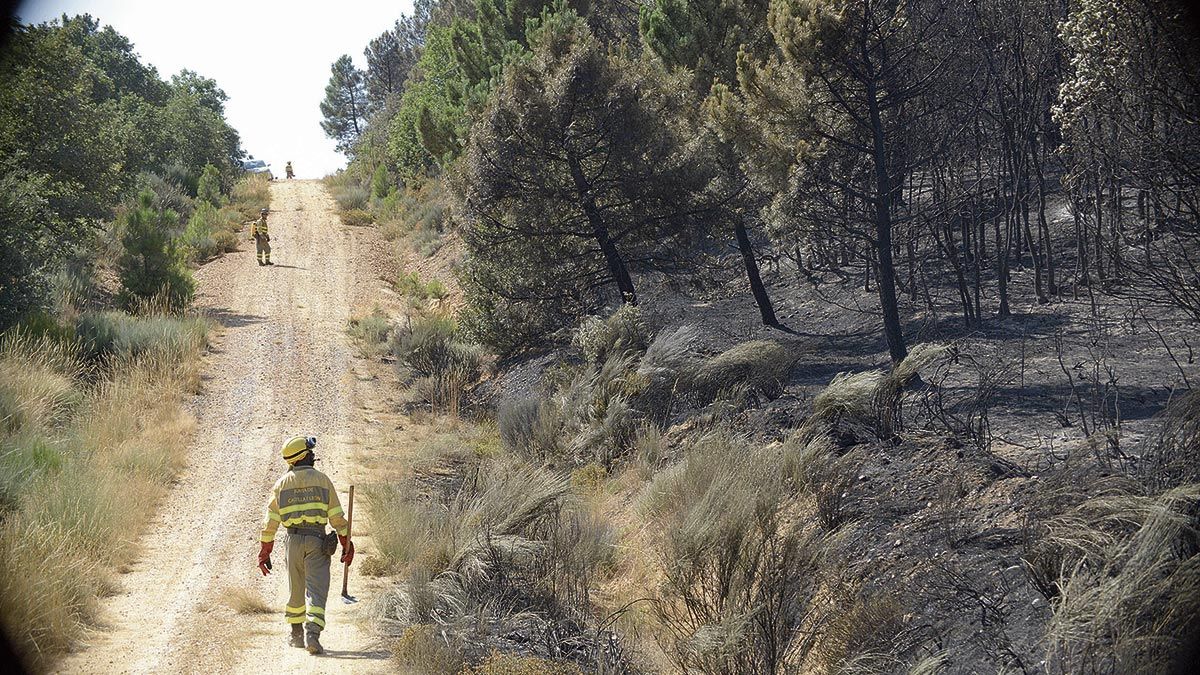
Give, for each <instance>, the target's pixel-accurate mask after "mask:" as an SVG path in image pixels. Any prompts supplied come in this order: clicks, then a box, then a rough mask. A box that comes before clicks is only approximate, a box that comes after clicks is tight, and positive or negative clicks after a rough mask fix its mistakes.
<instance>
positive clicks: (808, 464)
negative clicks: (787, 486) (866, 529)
mask: <svg viewBox="0 0 1200 675" xmlns="http://www.w3.org/2000/svg"><path fill="white" fill-rule="evenodd" d="M834 450H835V448H834V443H833V441H832V440H831V439H830V438H829V436H828V435H827V434H824V433H816V434H814V433H812V432H811V427H807V428H803V429H801V430H800V431H798V432H796V433H795V434H793V435H792V436H791V437H789V438H788V440H787V441H786V442H785V443H784V446H783V462H784V465H783V470H784V473H785V475H787V476H789V477H790V478H791V479H792V481H793V483H794V484H795V485H796V487H798V488H799V489H800V490H801V491H803V492H805V493H807V494H808V495H809V496H810V497H811V498H812V499H813V504H814V506H815V509H816V516H817V521H818V522H819V523H820V524H821V527H823V528H824V529H825V530H827V531H831V532H832V531H833V530H836V529H837V528H839V527H841V526H842V524H843V523H845V522H846V521H847V520H848V519H849V517H850V515H851V506H852V499H853V497H852V488H853V487H854V484H855V480H856V478H857V476H858V468H859V465H860V462H859V460H858V458H857V456H856V455H855V454H854V453H852V452H851V453H847V454H845V455H842V456H838V455H837V453H836V452H835V451H834Z"/></svg>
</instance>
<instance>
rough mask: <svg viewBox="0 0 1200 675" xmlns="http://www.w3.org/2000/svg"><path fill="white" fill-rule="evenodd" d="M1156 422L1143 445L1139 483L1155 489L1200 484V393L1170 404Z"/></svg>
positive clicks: (1195, 392) (1183, 397) (1189, 393)
mask: <svg viewBox="0 0 1200 675" xmlns="http://www.w3.org/2000/svg"><path fill="white" fill-rule="evenodd" d="M1158 421H1159V424H1158V427H1157V429H1156V431H1155V432H1154V433H1153V434H1151V435H1149V436H1148V437H1147V439H1146V441H1144V442H1143V447H1142V452H1141V459H1142V461H1141V462H1140V463H1139V464H1138V473H1139V476H1140V477H1141V479H1142V480H1143V481H1145V482H1146V483H1147V484H1148V485H1150V486H1152V487H1154V488H1157V489H1163V488H1170V487H1175V486H1178V485H1184V484H1187V483H1200V453H1197V452H1196V449H1197V448H1200V389H1198V390H1192V391H1189V392H1187V393H1186V394H1183V395H1182V396H1180V397H1179V398H1178V399H1176V400H1175V401H1172V402H1171V404H1170V405H1169V406H1167V408H1166V409H1165V410H1163V412H1162V413H1160V414H1159V420H1158Z"/></svg>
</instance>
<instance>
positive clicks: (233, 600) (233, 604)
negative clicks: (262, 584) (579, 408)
mask: <svg viewBox="0 0 1200 675" xmlns="http://www.w3.org/2000/svg"><path fill="white" fill-rule="evenodd" d="M221 600H222V602H224V603H225V604H226V605H227V606H228V607H229V608H230V609H232V610H233V611H235V612H237V613H238V614H271V613H273V612H275V611H276V610H274V609H272V608H271V606H270V605H268V604H267V602H266V600H263V598H262V595H261V594H259V592H258V591H254V590H251V589H249V588H239V587H230V588H227V589H225V592H224V594H223V597H222V598H221Z"/></svg>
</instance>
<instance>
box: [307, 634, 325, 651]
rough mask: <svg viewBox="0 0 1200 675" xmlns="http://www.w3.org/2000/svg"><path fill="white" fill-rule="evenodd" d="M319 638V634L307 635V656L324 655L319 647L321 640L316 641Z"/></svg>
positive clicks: (322, 649)
mask: <svg viewBox="0 0 1200 675" xmlns="http://www.w3.org/2000/svg"><path fill="white" fill-rule="evenodd" d="M320 637H321V634H320V633H309V634H308V653H309V654H312V655H313V656H316V655H317V654H324V653H325V650H324V648H322V647H321V640H319V639H318V638H320Z"/></svg>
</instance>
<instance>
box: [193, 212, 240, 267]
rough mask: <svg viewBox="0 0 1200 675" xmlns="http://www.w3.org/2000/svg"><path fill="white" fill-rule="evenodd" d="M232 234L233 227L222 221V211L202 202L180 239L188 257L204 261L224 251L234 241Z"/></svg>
mask: <svg viewBox="0 0 1200 675" xmlns="http://www.w3.org/2000/svg"><path fill="white" fill-rule="evenodd" d="M221 235H228V236H221ZM232 236H233V232H232V229H231V228H230V227H228V226H227V225H226V224H225V223H224V222H223V221H222V219H221V214H220V212H219V211H217V209H216V208H215V207H214V206H213V205H211V204H209V203H208V202H200V205H199V206H197V207H196V210H195V211H194V212H193V213H192V217H191V218H190V219H189V220H188V224H187V227H186V228H185V229H184V231H183V236H182V237H181V238H180V241H181V243H182V244H183V247H184V249H185V255H186V256H187V257H188V259H190V260H193V261H197V262H203V261H205V260H209V259H212V258H215V257H217V256H218V255H220V254H221V253H224V252H225V251H226V250H227V249H226V244H229V243H232V242H231V241H230V237H232ZM234 245H236V244H234Z"/></svg>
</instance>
